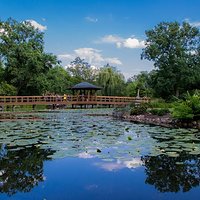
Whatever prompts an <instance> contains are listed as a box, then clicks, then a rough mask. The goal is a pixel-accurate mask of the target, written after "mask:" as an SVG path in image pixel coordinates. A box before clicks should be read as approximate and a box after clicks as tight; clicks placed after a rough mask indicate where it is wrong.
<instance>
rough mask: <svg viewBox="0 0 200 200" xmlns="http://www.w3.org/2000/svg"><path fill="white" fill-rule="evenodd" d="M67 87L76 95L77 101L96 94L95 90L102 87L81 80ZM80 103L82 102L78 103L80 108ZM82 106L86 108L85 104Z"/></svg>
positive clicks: (85, 99) (87, 98)
mask: <svg viewBox="0 0 200 200" xmlns="http://www.w3.org/2000/svg"><path fill="white" fill-rule="evenodd" d="M69 89H70V90H71V91H72V94H73V95H76V96H77V97H78V100H79V101H87V100H89V99H90V97H92V96H96V92H97V90H101V89H102V87H99V86H96V85H93V84H91V83H88V82H81V83H78V84H76V85H74V86H73V87H71V88H69ZM82 105H83V104H80V106H81V108H82ZM84 106H85V108H86V104H84ZM72 107H74V105H72ZM92 107H93V105H92Z"/></svg>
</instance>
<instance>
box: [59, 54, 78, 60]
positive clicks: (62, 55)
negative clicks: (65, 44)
mask: <svg viewBox="0 0 200 200" xmlns="http://www.w3.org/2000/svg"><path fill="white" fill-rule="evenodd" d="M58 58H59V59H61V60H68V59H69V60H70V59H74V58H75V56H74V55H71V54H60V55H58Z"/></svg>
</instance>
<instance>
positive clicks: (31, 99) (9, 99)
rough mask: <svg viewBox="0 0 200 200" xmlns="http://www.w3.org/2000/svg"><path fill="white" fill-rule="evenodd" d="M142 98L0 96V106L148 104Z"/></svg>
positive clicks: (147, 99) (146, 100)
mask: <svg viewBox="0 0 200 200" xmlns="http://www.w3.org/2000/svg"><path fill="white" fill-rule="evenodd" d="M149 101H150V99H149V98H146V97H143V98H137V97H118V96H82V95H74V96H73V95H68V96H0V106H4V105H36V104H37V105H45V104H46V105H48V104H65V105H67V104H69V105H70V104H80V105H81V104H97V105H98V104H99V105H100V104H108V105H109V104H110V105H114V104H129V103H141V102H149Z"/></svg>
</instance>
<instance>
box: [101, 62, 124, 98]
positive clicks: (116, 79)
mask: <svg viewBox="0 0 200 200" xmlns="http://www.w3.org/2000/svg"><path fill="white" fill-rule="evenodd" d="M97 84H98V85H100V86H102V88H103V89H102V95H108V96H114V95H116V96H117V95H124V90H125V79H124V76H123V75H122V74H121V73H120V72H118V71H117V70H116V69H115V68H114V67H112V66H110V65H109V64H107V65H106V66H104V67H103V68H101V69H100V71H99V73H98V76H97Z"/></svg>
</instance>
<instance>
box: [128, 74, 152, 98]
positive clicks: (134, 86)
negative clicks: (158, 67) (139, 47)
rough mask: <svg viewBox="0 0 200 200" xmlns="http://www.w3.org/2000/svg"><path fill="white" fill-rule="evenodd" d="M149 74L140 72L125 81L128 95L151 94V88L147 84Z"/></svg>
mask: <svg viewBox="0 0 200 200" xmlns="http://www.w3.org/2000/svg"><path fill="white" fill-rule="evenodd" d="M149 82H150V76H149V73H148V72H146V71H142V72H140V73H139V74H138V75H135V76H133V77H132V78H130V79H129V80H128V81H127V87H126V91H127V95H128V96H142V97H143V96H151V93H152V89H151V87H150V85H149Z"/></svg>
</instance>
